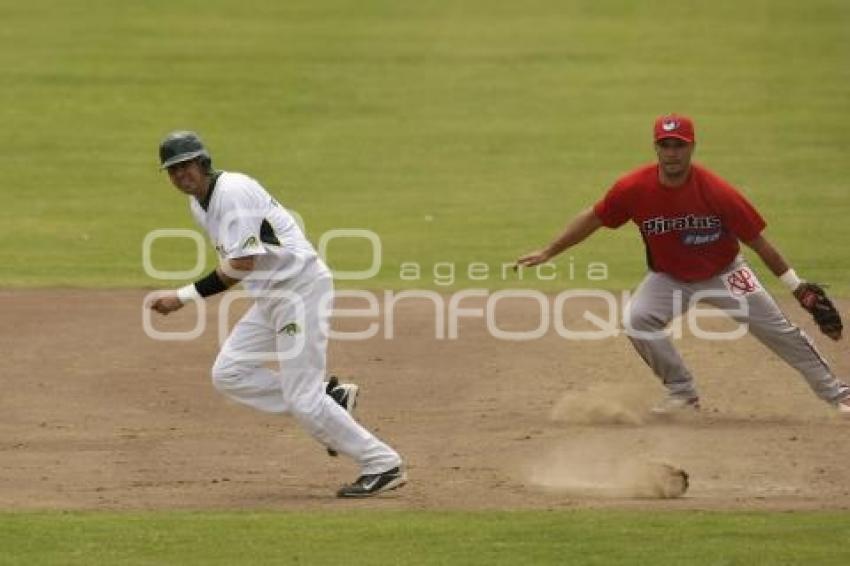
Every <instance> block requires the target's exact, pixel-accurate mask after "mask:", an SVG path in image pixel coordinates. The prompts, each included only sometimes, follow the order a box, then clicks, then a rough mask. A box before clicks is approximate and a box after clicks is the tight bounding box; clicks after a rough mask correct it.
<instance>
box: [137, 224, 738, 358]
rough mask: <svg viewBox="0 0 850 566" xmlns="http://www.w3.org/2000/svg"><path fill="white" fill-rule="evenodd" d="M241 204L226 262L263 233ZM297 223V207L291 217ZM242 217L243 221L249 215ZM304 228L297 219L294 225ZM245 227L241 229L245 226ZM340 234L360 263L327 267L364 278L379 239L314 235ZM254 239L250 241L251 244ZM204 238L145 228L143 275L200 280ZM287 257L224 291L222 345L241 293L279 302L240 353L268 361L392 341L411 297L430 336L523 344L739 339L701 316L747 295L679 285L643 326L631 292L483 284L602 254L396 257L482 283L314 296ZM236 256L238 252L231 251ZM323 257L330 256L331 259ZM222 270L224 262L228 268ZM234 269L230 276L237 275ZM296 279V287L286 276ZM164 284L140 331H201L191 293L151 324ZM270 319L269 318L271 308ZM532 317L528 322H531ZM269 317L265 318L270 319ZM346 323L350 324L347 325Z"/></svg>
mask: <svg viewBox="0 0 850 566" xmlns="http://www.w3.org/2000/svg"><path fill="white" fill-rule="evenodd" d="M256 215H259V212H258V213H257V214H249V213H246V212H245V211H238V212H234V213H232V214H229V215H225V217H224V218H223V219H222V220H221V222H220V223H219V224H218V235H219V236H218V238H217V239H216V241H215V242H214V245H215V246H216V248H217V250H218V252H219V256H220V259H221V264H220V265H221V266H222V267H226V266H227V257H228V253H229V250H228V249H227V247H226V245H223V244H222V242H229V241H234V242H245V241H247V239H248V238H251V237H256V238H261V236H260V235H259V234H258V235H253V234H247V235H246V234H242V233H240V230H241V229H242V228H241V227H243V226H258V225H260V222H259V221H257V220H258V219H257V218H254V216H256ZM291 218H292V222H293V223H295V222H296V221H297V219H298V217H297V215H296V216H293V217H291ZM246 219H247V222H246ZM299 224H300V226H303V223H299ZM300 226H294V225H293V226H288V227H286V229H288V230H298V232H297V235H298V236H299V237H303V236H301V234H302V232H301V230H302V228H301V227H300ZM243 231H244V230H243ZM175 238H176V239H189V240H191V241H193V242H194V243H195V250H196V254H195V258H194V263H193V266H192V268H191V269H187V270H180V271H168V270H162V269H158V268H157V267H156V266H155V264H154V260H153V257H154V254H153V246H154V245H155V244H156V243H157V242H161V241H163V240H168V239H175ZM340 240H358V241H363V242H366V243H367V244H368V247H369V248H368V249H369V253H368V257H367V258H366V260H367V261H366V264H365V265H364V266H362V267H361V268H360V269H346V270H336V271H332V277H333V279H335V280H338V281H364V282H365V281H370V280H371V279H373V278H374V277H375V276H376V275H377V274H378V273H379V272H380V271H381V267H382V265H383V245H382V242H381V239H380V237H379V236H378V234H377V233H375V232H374V231H371V230H366V229H353V228H343V229H333V230H329V231H327V232H325V233H323V234H321V236H320V237H319V239H318V245H317V252H318V254H319V257H321V258H328V257H329V254H330V250H331V247H332V244H333V243H334V242H336V241H340ZM255 243H257V242H255ZM205 249H206V246H205V240H204V237H203V236H202V235H201V234H200V233H198V232H197V231H193V230H184V229H159V230H153V231H152V232H151V233H149V234H148V235H147V236H146V237H145V238H144V240H143V242H142V262H143V267H144V270H145V273H146V274H147V275H148V276H150V277H152V278H154V279H157V280H160V281H163V282H167V283H173V282H176V281H185V280H187V279H197V278H199V277H200V276H201V275H202V274H203V271H204V266H205V263H206V255H205V253H206V252H205ZM284 256H285V258H286V261H277V258H272V259H271V260H268V261H266V260H260V261H258V262H257V263H258V266H257V269H255V270H254V271H252V272H251V274H250V275H249V276H248V278H247V279H246V283H247V284H246V287H250V288H251V290H250V291H245V290H231V291H228V292H227V293H225V294H224V296H223V297H222V298H221V300H220V302H219V303H218V313H217V315H218V316H217V317H216V320H217V325H218V328H217V335H218V337H219V343H220V344H224V343H225V341H226V340H227V338H228V336H229V335H230V333H231V332H232V328H230V324H229V321H230V319H231V318H232V316H231V314H232V312H233V309H234V305H235V304H236V303H237V302H239V301H246V300H248V301H253V302H254V303H255V305H256V306H255V307H254V308H263V309H265V310H267V311H268V312H269V313H273V312H274V311H275V309H284V310H286V311H287V313H288V315H287V316H288V318H287V319H286V321H285V322H282V323H281V324H282V326H281V327H280V328H276V329H273V330H274V334H275V335H276V336H277V339H276V340H275V344H274V345H273V347H270V348H269V349H270V350H271V351H268V352H254V351H252V352H243V353H241V354H244V358H245V360H248V361H252V362H269V361H281V360H286V359H292V358H293V357H295V356H297V355H299V353H300V352H301V351H302V350H303V348H304V347H305V344H307V343H308V342H309V341H310V340H316V339H331V340H341V341H358V340H369V339H372V338H375V337H377V336H380V337H382V338H383V339H385V340H392V339H394V338H395V337H396V335H397V328H396V326H397V324H398V320H399V316H398V311H399V305H402V304H404V305H407V304H410V303H414V302H418V303H424V304H426V305H429V307H428V312H431V313H432V314H433V317H432V319H431V321H429V323H428V325H429V327H430V328H432V329H433V338H434V339H436V340H457V339H460V337H461V333H462V331H461V326H462V323H464V324H473V323H474V324H478V325H483V327H484V328H485V329H486V332H487V334H488V335H489V336H491V337H493V338H495V339H497V340H504V341H511V342H524V341H532V340H538V339H540V338H542V337H544V336H546V335H547V334H550V333H552V332H554V333H555V334H557V336H559V337H561V338H563V339H564V340H570V341H583V340H607V339H610V338H613V337H617V336H621V335H623V334H625V335H627V336H628V337H630V338H632V339H634V340H659V339H664V340H667V339H677V338H681V337H682V336H683V335H684V333H685V331H686V330H687V331H688V332H689V333H690V334H693V335H694V336H697V337H699V338H701V339H705V340H736V339H739V338H741V337H742V336H743V335H745V334H746V333H747V330H748V329H747V325H746V324H745V323H735V324H734V326H733V328H731V329H725V330H720V331H718V330H716V329H712V328H711V327H712V326H716V325H712V324H708V325H706V324H705V322H706V320H714V319H716V318H718V317H723V318H726V319H729V318H731V320H733V321H735V320H746V318H747V310H748V306H747V301H746V298H745V297H739V298H738V301H737V303H736V304H735V305H733V308H731V309H730V308H724V310H722V311H720V310H715V309H706V308H702V307H700V306H699V305H701V304H702V303H704V302H708V303H711V302H712V301H713V300H719V301H725V304H727V305H728V303H729V300H730V296H729V294H728V293H726V292H724V291H723V290H717V291H713V290H712V291H702V292H699V293H694V294H692V295H690V296H688V297H687V298H685V297H684V296H683V295H682V293H681V292H676V293H672V294H671V295H670V297H669V298H668V299H669V301H670V303H669V304H668V305H660V306H659V310H660V311H662V312H669V313H671V314H670V316H669V324H665V325H663V327H661V328H647V327H646V325H645V324H642V322H641V320H640V317H636V316H634V312H633V308H632V307H633V303H632V301H631V293H630V292H628V291H625V292H620V293H614V292H610V291H606V290H601V289H592V288H570V289H566V290H563V291H561V292H559V293H557V294H555V295H547V294H544V293H542V292H540V291H538V290H535V289H500V290H490V289H488V288H486V286H485V285H486V283H487V282H491V283H492V282H503V281H508V280H510V281H533V280H539V281H553V280H558V279H559V278H560V279H566V280H567V281H569V284H570V286H571V287H574V286H575V285H576V284H577V283H576V282H577V281H578V282H580V283H581V282H586V283H587V284H588V285H591V284H597V283H599V282H604V281H606V280H607V279H608V274H609V271H608V266H607V264H605V263H604V262H588V263H587V264H584V265H576V262H575V260H574V259H573V258H567V261H566V264H565V265H561V266H558V265H556V264H554V263H547V264H542V265H539V266H536V267H534V268H530V269H520V270H518V271H516V270H515V269H514V264H513V263H502V264H499V265H495V266H493V265H490V264H488V263H486V262H476V261H471V262H466V263H458V262H451V261H444V262H437V263H434V264H432V265H431V266H423V264H422V263H420V262H416V261H403V262H401V263H400V264H399V280H400V281H402V282H405V283H406V284H409V283H410V282H411V281H414V282H415V281H425V282H429V281H430V282H431V283H433V285H434V286H437V287H443V286H445V287H448V286H451V285H454V284H455V283H457V281H458V280H459V278H460V277H465V278H466V280H468V281H470V282H474V283H484V284H485V285H482V286H480V287H478V286H476V287H475V288H469V289H463V290H459V291H455V292H452V293H439V292H437V291H434V290H431V289H405V290H401V291H393V290H386V291H370V290H365V289H359V290H358V289H354V290H352V289H345V290H338V291H336V292H334V291H333V290H332V286H331V285H330V284H329V285H328V291H327V292H325V293H323V294H321V296H316V295H315V293H312V292H308V288H309V284H306V285H305V283H304V280H307V281H309V278H310V277H314V276H317V274H320V271H321V270H320V271H311V269H315V262H314V261H313V260H312V258H311V257H310V253H309V252H307V253H300V254H299V253H288V254H287V253H284V254H283V255H282V256H281V257H284ZM234 257H237V256H234ZM329 263H333V262H332V261H330V262H329ZM225 271H226V270H225ZM234 275H236V274H235V273H234ZM293 281H299V282H300V283H299V284H298V285H294V284H291V283H292V282H293ZM158 293H161V291H154V292H151V293H149V294H148V295H147V296H146V297H145V300H144V305H145V307H144V308H143V315H142V325H143V328H144V331H145V333H146V334H147V335H148V336H149V337H150V338H152V339H155V340H167V341H187V340H195V339H197V338H199V337H200V336H201V335H203V334H204V332H205V331H206V329H207V305H206V303H205V302H204V301H197V302H196V303H195V304H196V305H197V308H196V309H195V310H194V313H195V324H194V326H193V327H192V328H191V329H190V330H185V331H163V330H159V329H157V328H156V325H155V324H154V320H153V317H152V314H151V312H152V311H151V310H150V309H148V308H147V305H148V304H149V302H150V300H152V299H153V298H154V297H155V296H156V295H157V294H158ZM517 308H521V309H522V310H523V312H524V313H526V314H527V316H524V317H523V319H524V322H523V327H522V328H520V329H518V328H516V327H515V326H516V325H505V324H504V323H503V322H502V319H503V316H502V315H505V314H506V313H511V312H516V310H517ZM331 318H335V319H338V320H341V319H345V320H356V321H359V322H361V323H362V324H357V325H356V326H357V327H358V329H357V330H341V329H339V328H336V329H334V328H331V327H330V324H329V322H328V321H329V320H330V319H331ZM270 320H274V317H273V316H272V317H271V319H270ZM529 320H532V322H531V323H530V324H529V323H528V321H529ZM270 324H271V322H270ZM349 326H350V325H349Z"/></svg>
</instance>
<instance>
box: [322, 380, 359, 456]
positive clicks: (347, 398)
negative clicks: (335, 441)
mask: <svg viewBox="0 0 850 566" xmlns="http://www.w3.org/2000/svg"><path fill="white" fill-rule="evenodd" d="M359 392H360V388H359V387H357V385H355V384H353V383H340V382H339V378H338V377H337V376H335V375H332V376H330V378H329V379H328V384H327V386H326V387H325V394H326V395H329V396H330V398H331V399H333V400H334V401H336V403H337V404H338V405H339V406H340V407H342V408H343V409H345V410H346V411H348V414H349V415H354V408H355V407H356V406H357V394H358V393H359ZM338 455H339V453H338V452H337V451H336V450H334V449H333V448H328V456H334V457H336V456H338Z"/></svg>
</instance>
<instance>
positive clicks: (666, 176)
mask: <svg viewBox="0 0 850 566" xmlns="http://www.w3.org/2000/svg"><path fill="white" fill-rule="evenodd" d="M690 173H691V166H690V164H688V165H687V166H686V167H683V168H681V169H677V170H675V171H668V170H666V169H665V168H664V167H663V166H661V167H659V168H658V181H659V182H660V183H661V184H662V185H663V186H665V187H671V188H675V187H681V186H682V185H684V184H685V183H687V182H688V177H689V176H690Z"/></svg>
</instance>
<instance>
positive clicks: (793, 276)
mask: <svg viewBox="0 0 850 566" xmlns="http://www.w3.org/2000/svg"><path fill="white" fill-rule="evenodd" d="M779 279H780V280H781V281H782V282H783V283H785V286H786V287H788V288H789V289H791V290H792V291H796V290H797V287H799V286H800V284H801V283H802V282H803V280H802V279H800V278H799V277H797V273H796V272H795V271H794V270H793V269H789V270H788V271H786V272H785V273H783V274H782V275H780V276H779Z"/></svg>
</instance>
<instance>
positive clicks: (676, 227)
mask: <svg viewBox="0 0 850 566" xmlns="http://www.w3.org/2000/svg"><path fill="white" fill-rule="evenodd" d="M640 227H641V231H642V232H643V233H644V234H645V235H647V236H660V235H661V234H666V233H667V232H683V231H686V230H687V231H688V232H694V233H696V232H697V231H709V230H710V231H712V232H715V231H716V232H717V233H718V236H717V238H719V237H720V236H719V233H720V229H721V227H722V222H721V221H720V217H719V216H714V215H711V216H697V215H695V214H688V215H687V216H677V217H675V218H665V217H663V216H656V217H655V218H650V219H648V220H644V221H643V222H641V225H640ZM717 238H715V239H717Z"/></svg>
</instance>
